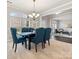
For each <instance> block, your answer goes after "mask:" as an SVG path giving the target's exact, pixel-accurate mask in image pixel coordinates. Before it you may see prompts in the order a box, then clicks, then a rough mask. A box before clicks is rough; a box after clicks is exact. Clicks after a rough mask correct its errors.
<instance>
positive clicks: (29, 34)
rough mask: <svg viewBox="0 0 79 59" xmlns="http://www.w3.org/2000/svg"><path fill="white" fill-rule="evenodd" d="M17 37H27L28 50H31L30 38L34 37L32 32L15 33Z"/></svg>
mask: <svg viewBox="0 0 79 59" xmlns="http://www.w3.org/2000/svg"><path fill="white" fill-rule="evenodd" d="M17 34H18V35H21V36H28V37H27V38H28V49H29V50H31V36H32V35H35V31H33V32H17Z"/></svg>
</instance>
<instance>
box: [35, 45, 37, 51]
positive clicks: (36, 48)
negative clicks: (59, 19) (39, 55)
mask: <svg viewBox="0 0 79 59" xmlns="http://www.w3.org/2000/svg"><path fill="white" fill-rule="evenodd" d="M35 50H36V52H37V44H35Z"/></svg>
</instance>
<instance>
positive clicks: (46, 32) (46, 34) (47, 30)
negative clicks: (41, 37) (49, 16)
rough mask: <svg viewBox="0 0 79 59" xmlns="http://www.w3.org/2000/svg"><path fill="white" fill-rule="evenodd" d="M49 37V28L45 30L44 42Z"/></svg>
mask: <svg viewBox="0 0 79 59" xmlns="http://www.w3.org/2000/svg"><path fill="white" fill-rule="evenodd" d="M50 36H51V28H46V29H45V40H49V39H50Z"/></svg>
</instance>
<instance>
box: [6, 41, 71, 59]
mask: <svg viewBox="0 0 79 59" xmlns="http://www.w3.org/2000/svg"><path fill="white" fill-rule="evenodd" d="M34 47H35V46H34V44H32V50H30V51H29V50H28V49H25V47H24V45H23V46H22V44H18V47H17V51H16V53H15V52H14V49H12V42H8V46H7V50H8V51H7V59H72V44H69V43H65V42H61V41H57V40H51V44H50V46H48V44H46V48H45V49H42V48H41V44H39V45H38V52H37V53H36V52H35V48H34Z"/></svg>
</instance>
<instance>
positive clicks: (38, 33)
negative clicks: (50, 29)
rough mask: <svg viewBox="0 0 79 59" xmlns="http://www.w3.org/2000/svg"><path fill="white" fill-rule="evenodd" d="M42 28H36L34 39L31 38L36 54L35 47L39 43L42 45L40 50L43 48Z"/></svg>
mask: <svg viewBox="0 0 79 59" xmlns="http://www.w3.org/2000/svg"><path fill="white" fill-rule="evenodd" d="M44 33H45V32H44V28H38V29H36V35H35V37H33V38H32V39H31V42H33V43H35V50H36V52H37V45H38V44H39V43H42V48H43V47H44V42H43V39H44Z"/></svg>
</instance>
